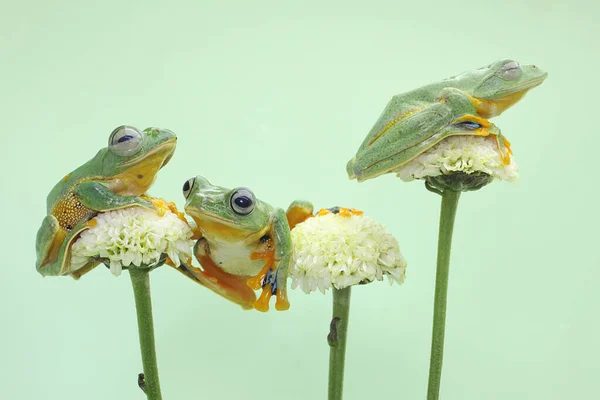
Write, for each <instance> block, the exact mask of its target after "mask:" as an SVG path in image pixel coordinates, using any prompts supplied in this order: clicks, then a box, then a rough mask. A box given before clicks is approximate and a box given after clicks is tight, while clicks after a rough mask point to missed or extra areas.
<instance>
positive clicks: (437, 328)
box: [427, 189, 460, 400]
mask: <svg viewBox="0 0 600 400" xmlns="http://www.w3.org/2000/svg"><path fill="white" fill-rule="evenodd" d="M459 197H460V192H456V191H454V190H449V189H445V190H444V192H443V193H442V210H441V213H440V233H439V237H438V255H437V271H436V278H435V300H434V304H433V332H432V337H431V359H430V363H429V386H428V389H427V400H437V399H438V398H439V397H440V381H441V379H442V361H443V358H444V331H445V329H446V298H447V294H448V272H449V268H450V248H451V247H452V230H453V228H454V217H455V216H456V207H457V206H458V199H459Z"/></svg>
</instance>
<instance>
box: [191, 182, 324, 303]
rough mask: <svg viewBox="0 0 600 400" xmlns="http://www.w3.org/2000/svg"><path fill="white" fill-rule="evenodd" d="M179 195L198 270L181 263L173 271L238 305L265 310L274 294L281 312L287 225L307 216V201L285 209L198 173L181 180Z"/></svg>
mask: <svg viewBox="0 0 600 400" xmlns="http://www.w3.org/2000/svg"><path fill="white" fill-rule="evenodd" d="M183 194H184V196H185V198H186V204H185V212H186V213H187V214H188V215H190V216H191V217H192V219H193V220H194V222H195V223H196V238H199V239H198V241H197V242H196V245H195V246H194V255H195V257H196V259H197V260H198V262H199V263H200V265H201V266H202V269H199V268H196V267H192V266H186V265H182V266H181V267H179V271H180V272H183V273H184V274H186V275H187V276H188V277H190V278H191V279H193V280H195V281H196V282H198V283H200V284H202V285H204V286H206V287H208V288H209V289H211V290H212V291H214V292H215V293H217V294H219V295H221V296H223V297H225V298H227V299H229V300H231V301H233V302H234V303H237V304H239V305H240V306H242V308H244V309H256V310H259V311H267V310H268V309H269V300H270V298H271V296H276V302H275V308H276V309H277V310H287V309H288V308H289V306H290V305H289V302H288V299H287V291H286V289H287V282H286V281H287V277H288V268H289V264H290V260H291V251H292V242H291V235H290V229H292V228H293V227H294V226H295V225H296V224H298V223H300V222H302V221H304V220H305V219H306V218H309V217H310V216H312V212H313V206H312V204H310V203H309V202H306V201H295V202H293V203H292V204H291V205H290V207H289V208H288V210H287V212H285V211H284V210H283V209H281V208H274V207H272V206H270V205H269V204H267V203H265V202H263V201H261V200H259V199H257V198H256V196H255V195H254V193H253V192H252V191H251V190H250V189H248V188H244V187H240V188H236V189H227V188H223V187H220V186H214V185H211V184H210V183H209V182H208V180H206V179H205V178H203V177H201V176H197V177H195V178H192V179H189V180H188V181H186V182H185V184H184V185H183ZM259 289H262V293H261V295H260V297H259V298H258V300H257V299H256V295H255V294H254V290H259Z"/></svg>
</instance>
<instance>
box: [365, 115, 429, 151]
mask: <svg viewBox="0 0 600 400" xmlns="http://www.w3.org/2000/svg"><path fill="white" fill-rule="evenodd" d="M424 108H425V107H418V108H415V109H414V110H410V111H408V112H405V113H404V114H402V115H399V116H398V117H396V118H394V119H393V120H391V121H390V122H388V123H387V125H386V126H384V127H383V129H382V130H381V131H379V132H378V133H377V135H375V137H374V138H373V139H371V141H370V142H369V146H370V145H372V144H373V143H375V141H376V140H377V139H379V138H380V137H381V136H383V134H384V133H386V132H387V131H388V130H390V128H391V127H392V126H394V125H396V123H398V122H399V121H401V120H403V119H404V118H406V117H408V116H409V115H411V114H413V113H416V112H417V111H420V110H422V109H424Z"/></svg>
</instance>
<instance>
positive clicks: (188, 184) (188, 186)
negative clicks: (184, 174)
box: [183, 178, 196, 199]
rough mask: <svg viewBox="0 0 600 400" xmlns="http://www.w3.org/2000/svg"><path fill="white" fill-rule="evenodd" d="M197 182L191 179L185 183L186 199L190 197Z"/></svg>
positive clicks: (184, 195)
mask: <svg viewBox="0 0 600 400" xmlns="http://www.w3.org/2000/svg"><path fill="white" fill-rule="evenodd" d="M195 181H196V178H190V179H188V180H187V181H185V183H184V184H183V197H185V198H186V199H187V198H188V196H189V195H190V192H191V191H192V188H193V187H194V182H195Z"/></svg>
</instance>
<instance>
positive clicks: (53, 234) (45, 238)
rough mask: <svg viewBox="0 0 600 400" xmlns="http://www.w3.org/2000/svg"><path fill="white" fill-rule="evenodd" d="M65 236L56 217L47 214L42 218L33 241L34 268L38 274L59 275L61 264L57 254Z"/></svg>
mask: <svg viewBox="0 0 600 400" xmlns="http://www.w3.org/2000/svg"><path fill="white" fill-rule="evenodd" d="M66 236H67V232H66V231H65V230H64V229H62V228H61V227H60V224H59V222H58V220H57V219H56V217H54V216H53V215H47V216H46V217H45V218H44V220H43V221H42V225H41V226H40V229H39V230H38V233H37V237H36V241H35V250H36V253H37V260H36V262H35V268H36V269H37V271H38V272H39V273H40V274H42V275H44V276H46V275H60V272H61V265H60V263H59V262H58V259H59V257H58V256H59V253H60V248H61V246H62V244H63V242H64V241H65V238H66Z"/></svg>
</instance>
